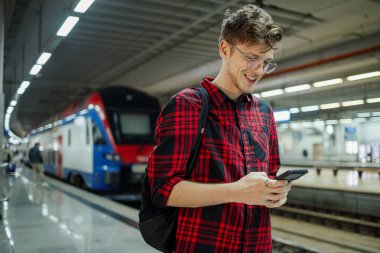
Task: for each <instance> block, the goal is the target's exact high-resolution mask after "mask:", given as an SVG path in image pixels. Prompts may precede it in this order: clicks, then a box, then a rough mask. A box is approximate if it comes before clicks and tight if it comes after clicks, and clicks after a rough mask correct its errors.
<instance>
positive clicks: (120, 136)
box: [108, 111, 158, 144]
mask: <svg viewBox="0 0 380 253" xmlns="http://www.w3.org/2000/svg"><path fill="white" fill-rule="evenodd" d="M108 115H109V119H110V125H111V129H112V131H113V134H114V136H115V140H116V142H117V143H118V144H154V142H155V140H154V130H155V123H156V119H157V116H158V114H157V113H152V112H125V111H112V112H110V111H109V112H108Z"/></svg>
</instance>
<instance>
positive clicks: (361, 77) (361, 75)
mask: <svg viewBox="0 0 380 253" xmlns="http://www.w3.org/2000/svg"><path fill="white" fill-rule="evenodd" d="M375 76H380V71H375V72H369V73H364V74H360V75H354V76H348V77H347V80H348V81H356V80H360V79H365V78H370V77H375Z"/></svg>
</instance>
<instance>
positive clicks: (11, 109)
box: [7, 106, 14, 114]
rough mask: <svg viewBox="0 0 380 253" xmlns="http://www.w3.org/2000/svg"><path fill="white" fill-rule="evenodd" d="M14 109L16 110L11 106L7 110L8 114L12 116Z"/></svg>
mask: <svg viewBox="0 0 380 253" xmlns="http://www.w3.org/2000/svg"><path fill="white" fill-rule="evenodd" d="M13 109H14V107H13V106H9V107H8V109H7V114H12V112H13Z"/></svg>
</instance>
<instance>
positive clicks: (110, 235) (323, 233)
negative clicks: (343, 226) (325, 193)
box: [0, 168, 380, 253]
mask: <svg viewBox="0 0 380 253" xmlns="http://www.w3.org/2000/svg"><path fill="white" fill-rule="evenodd" d="M284 169H285V168H284ZM0 175H1V180H2V181H1V182H2V184H1V187H2V191H3V193H4V196H5V197H6V198H9V199H7V201H4V202H3V206H2V209H1V210H2V212H3V213H2V220H1V222H0V231H1V232H0V252H1V253H41V252H43V253H44V252H55V253H65V252H70V253H75V252H110V253H112V252H158V251H156V250H154V249H152V248H151V247H149V246H148V245H147V244H146V243H145V242H144V241H143V239H142V237H141V235H140V233H139V231H138V228H137V220H138V211H137V209H135V208H131V207H128V206H125V205H122V204H120V203H117V202H114V201H111V200H109V199H106V198H103V197H101V196H98V195H95V194H93V193H91V192H87V191H83V190H81V189H78V188H76V187H73V186H71V185H68V184H65V183H63V182H61V181H58V180H55V179H53V178H49V177H48V178H47V183H48V185H47V186H44V185H43V184H42V183H41V182H40V181H39V180H38V179H37V178H36V177H35V175H34V172H32V171H31V170H29V169H26V168H17V171H16V173H15V174H14V175H9V174H5V173H0ZM309 175H313V173H312V172H309ZM304 178H305V177H304ZM306 178H307V177H306ZM363 179H364V180H365V179H366V177H363ZM303 180H304V181H305V179H303ZM308 180H309V179H308ZM306 181H307V180H306ZM300 182H302V181H300ZM295 184H296V183H295ZM302 184H305V182H303V183H302ZM272 226H273V240H274V245H275V246H276V247H277V250H276V249H275V250H274V251H273V252H275V253H277V252H278V253H279V252H315V253H321V252H327V253H328V252H331V253H338V252H346V253H349V252H380V243H379V242H380V240H379V238H377V237H373V236H366V235H360V234H357V233H352V232H347V231H341V230H339V229H335V228H329V227H325V226H321V225H316V224H310V223H307V222H302V221H297V220H294V219H288V218H284V217H279V216H277V215H274V216H273V217H272ZM355 238H356V239H355ZM357 239H358V240H359V241H360V243H356V241H357ZM347 240H348V242H347ZM278 244H281V246H278ZM284 245H285V246H284ZM289 247H291V248H293V249H294V248H296V249H298V251H296V250H293V251H292V250H289ZM278 249H280V250H278Z"/></svg>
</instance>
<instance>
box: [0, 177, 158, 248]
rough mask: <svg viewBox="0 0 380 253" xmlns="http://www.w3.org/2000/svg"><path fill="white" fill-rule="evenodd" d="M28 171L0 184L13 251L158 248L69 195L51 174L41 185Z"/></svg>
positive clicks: (7, 232) (6, 229)
mask: <svg viewBox="0 0 380 253" xmlns="http://www.w3.org/2000/svg"><path fill="white" fill-rule="evenodd" d="M2 176H4V175H3V174H2ZM32 176H33V175H32V173H31V172H30V171H29V170H25V171H23V172H22V173H17V175H16V176H11V177H8V178H7V179H6V180H5V181H6V184H4V185H3V186H5V187H4V188H5V189H4V190H5V191H6V192H8V194H9V202H7V203H6V204H5V205H4V208H3V212H4V213H3V223H4V227H5V232H6V235H7V237H8V238H9V242H10V245H11V247H12V248H13V250H14V252H16V253H51V252H54V253H66V252H67V253H76V252H78V253H90V252H91V253H95V252H110V253H111V252H133V253H135V252H136V253H137V252H144V253H145V252H157V251H155V250H153V249H152V248H151V247H149V246H147V245H146V244H145V242H144V241H143V239H142V238H141V236H140V233H139V231H138V230H137V229H135V228H133V227H131V226H128V225H127V224H125V223H123V222H121V221H119V220H117V219H114V218H113V217H111V216H109V215H107V214H106V213H104V212H101V211H99V210H97V208H94V206H91V205H88V204H84V203H83V202H82V201H79V200H77V199H75V198H73V197H71V196H70V194H67V192H66V191H65V190H63V191H62V190H61V189H60V188H59V187H57V185H56V183H54V182H53V181H52V180H49V184H50V186H48V187H43V186H42V185H41V184H40V183H36V182H35V181H33V180H31V177H32ZM115 205H117V204H116V203H115ZM118 208H119V209H120V210H119V211H120V212H121V213H128V212H130V210H126V211H123V207H122V206H121V207H118ZM126 208H127V207H126ZM136 212H137V211H136ZM134 215H135V214H134ZM134 218H135V217H134Z"/></svg>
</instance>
